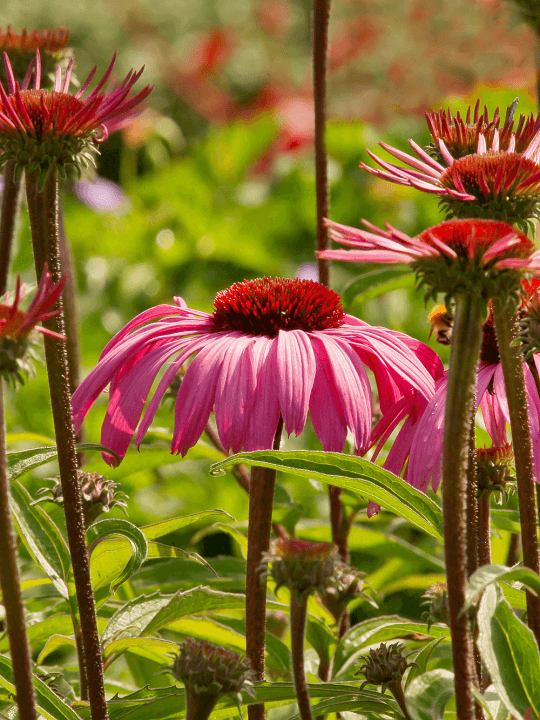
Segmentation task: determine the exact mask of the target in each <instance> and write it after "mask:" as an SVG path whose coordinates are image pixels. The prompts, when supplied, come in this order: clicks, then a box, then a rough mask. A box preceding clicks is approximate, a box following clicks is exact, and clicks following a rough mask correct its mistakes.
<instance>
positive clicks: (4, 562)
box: [0, 378, 38, 720]
mask: <svg viewBox="0 0 540 720" xmlns="http://www.w3.org/2000/svg"><path fill="white" fill-rule="evenodd" d="M0 548H1V551H0V587H1V588H2V604H3V605H4V609H5V612H6V624H7V631H8V637H9V649H10V652H11V662H12V665H13V677H14V681H15V691H16V693H17V705H18V707H19V717H20V718H24V720H37V717H38V713H37V710H36V701H35V696H34V686H33V683H32V661H31V659H30V649H29V647H28V637H27V635H26V624H25V620H24V604H23V599H22V592H21V581H20V577H19V566H18V565H17V540H16V538H15V533H14V531H13V523H12V521H11V511H10V507H9V479H8V473H7V462H6V425H5V414H4V381H3V380H2V379H1V378H0Z"/></svg>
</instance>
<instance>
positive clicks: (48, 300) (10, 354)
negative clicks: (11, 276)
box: [0, 267, 65, 382]
mask: <svg viewBox="0 0 540 720" xmlns="http://www.w3.org/2000/svg"><path fill="white" fill-rule="evenodd" d="M64 283H65V279H64V278H62V280H61V281H60V282H58V283H54V282H53V281H52V277H51V274H50V273H49V271H48V269H47V267H45V270H44V272H43V275H42V276H41V280H40V283H39V285H38V288H37V290H36V294H35V295H34V298H33V300H32V302H31V303H30V305H29V307H28V309H27V310H21V308H20V307H19V306H20V302H21V300H22V299H23V297H24V296H25V294H26V289H27V288H26V285H21V278H20V276H17V286H16V288H15V293H14V297H13V303H12V304H10V301H11V296H10V293H6V295H5V298H4V303H3V304H0V375H1V376H3V377H4V378H6V379H8V380H19V381H20V382H23V378H22V373H28V372H31V369H32V368H31V365H29V364H28V362H27V361H26V359H25V356H26V355H29V356H32V348H31V346H32V345H33V343H34V340H35V334H34V331H36V332H39V333H41V334H43V335H50V336H52V337H55V338H58V339H60V340H65V338H64V336H63V335H59V334H58V333H56V332H54V331H52V330H48V329H47V328H44V327H41V326H40V325H38V323H41V322H43V321H44V320H47V319H48V318H50V317H53V315H56V314H57V313H58V312H59V311H58V310H53V309H52V308H53V307H54V306H55V304H56V302H57V301H58V298H59V297H60V295H61V294H62V290H63V288H64Z"/></svg>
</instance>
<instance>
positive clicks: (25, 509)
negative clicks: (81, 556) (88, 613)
mask: <svg viewBox="0 0 540 720" xmlns="http://www.w3.org/2000/svg"><path fill="white" fill-rule="evenodd" d="M10 505H11V511H12V513H13V517H14V518H15V524H16V526H17V530H18V532H19V535H20V537H21V540H22V541H23V543H24V545H25V547H26V549H27V550H28V552H29V553H30V555H31V556H32V557H33V559H34V560H35V561H36V563H37V564H38V565H39V566H40V567H41V568H42V569H43V571H44V572H45V573H46V574H47V576H48V577H49V578H50V579H51V582H52V583H53V585H54V587H55V588H56V590H57V591H58V592H59V593H60V595H61V596H62V597H63V598H66V599H67V597H68V588H67V585H66V582H65V578H67V575H68V572H69V568H70V566H71V559H70V555H69V550H68V548H67V545H66V543H65V541H64V538H63V537H62V534H61V532H60V530H59V529H58V528H57V527H56V525H55V524H54V522H53V521H52V520H51V518H50V517H49V516H48V515H47V513H46V512H45V510H43V508H41V507H39V506H38V505H32V497H31V496H30V494H29V493H28V492H27V490H26V489H25V488H24V487H23V486H22V485H21V483H20V482H18V481H17V480H15V481H14V480H12V481H11V503H10Z"/></svg>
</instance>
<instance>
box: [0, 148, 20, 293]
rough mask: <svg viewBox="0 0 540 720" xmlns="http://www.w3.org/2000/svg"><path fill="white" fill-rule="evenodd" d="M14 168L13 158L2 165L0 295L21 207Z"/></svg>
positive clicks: (4, 282)
mask: <svg viewBox="0 0 540 720" xmlns="http://www.w3.org/2000/svg"><path fill="white" fill-rule="evenodd" d="M15 169H16V163H15V161H14V160H8V161H7V163H6V164H5V165H4V188H3V190H2V210H1V213H0V295H3V294H4V293H5V292H6V291H7V285H8V278H9V271H10V268H11V254H12V252H13V241H14V238H15V233H16V231H17V222H18V219H19V210H20V207H21V198H22V192H21V189H22V177H21V176H20V177H19V178H18V179H17V180H16V179H15Z"/></svg>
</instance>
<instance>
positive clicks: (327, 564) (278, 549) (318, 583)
mask: <svg viewBox="0 0 540 720" xmlns="http://www.w3.org/2000/svg"><path fill="white" fill-rule="evenodd" d="M263 562H265V563H266V562H269V563H271V568H270V573H271V575H272V578H273V579H274V580H275V582H276V590H278V589H279V588H280V587H282V586H283V585H284V586H285V587H287V588H289V590H290V591H291V592H295V593H297V594H300V595H310V594H311V593H314V592H317V591H321V592H322V591H324V589H325V588H326V587H327V586H328V583H329V582H330V578H331V577H332V575H333V574H334V572H335V569H336V566H337V565H338V563H339V559H338V555H337V551H336V549H335V547H334V546H333V545H330V544H329V543H324V542H318V543H314V542H308V541H306V540H296V539H295V538H279V539H278V540H276V542H274V544H273V545H272V548H271V552H269V553H266V554H265V556H264V557H263Z"/></svg>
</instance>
